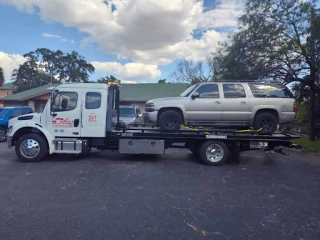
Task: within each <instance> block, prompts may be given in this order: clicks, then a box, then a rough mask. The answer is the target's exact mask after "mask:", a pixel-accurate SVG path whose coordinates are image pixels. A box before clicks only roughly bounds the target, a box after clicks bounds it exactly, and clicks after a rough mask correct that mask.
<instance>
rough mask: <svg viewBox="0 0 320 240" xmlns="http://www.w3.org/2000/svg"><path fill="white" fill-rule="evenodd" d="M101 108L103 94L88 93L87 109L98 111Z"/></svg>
mask: <svg viewBox="0 0 320 240" xmlns="http://www.w3.org/2000/svg"><path fill="white" fill-rule="evenodd" d="M100 106H101V93H99V92H87V93H86V109H98V108H100Z"/></svg>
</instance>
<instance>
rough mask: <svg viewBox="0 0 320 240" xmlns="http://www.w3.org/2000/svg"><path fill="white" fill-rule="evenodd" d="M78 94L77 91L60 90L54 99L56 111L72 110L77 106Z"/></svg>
mask: <svg viewBox="0 0 320 240" xmlns="http://www.w3.org/2000/svg"><path fill="white" fill-rule="evenodd" d="M77 102H78V94H77V93H75V92H58V94H57V95H56V97H55V99H54V108H55V111H56V112H64V111H71V110H74V109H75V108H76V107H77Z"/></svg>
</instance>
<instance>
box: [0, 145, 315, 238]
mask: <svg viewBox="0 0 320 240" xmlns="http://www.w3.org/2000/svg"><path fill="white" fill-rule="evenodd" d="M0 178H1V181H0V239H1V240H2V239H8V240H9V239H10V240H11V239H14V240H16V239H41V240H44V239H58V240H64V239H121V240H122V239H174V240H177V239H268V240H269V239H290V240H291V239H297V240H299V239H305V240H307V239H320V204H319V203H320V190H319V187H320V160H319V158H317V157H313V158H311V157H302V156H299V155H296V154H293V153H292V154H290V155H288V156H284V155H279V154H275V155H274V154H268V155H265V154H264V153H262V152H261V151H253V152H247V153H242V154H241V164H240V165H239V166H233V165H232V164H226V165H224V166H220V167H208V166H205V165H203V164H201V162H199V161H198V160H197V159H196V158H195V157H193V155H192V154H190V153H189V151H187V150H170V151H169V153H168V154H167V155H165V156H159V157H153V156H139V155H137V156H131V155H130V156H127V155H118V154H117V153H113V152H101V153H100V152H99V153H93V154H92V155H91V156H90V157H87V158H76V157H70V156H59V155H56V156H50V157H48V158H47V159H45V160H44V161H41V162H38V163H24V162H21V161H19V160H18V159H17V157H16V155H15V153H14V150H13V149H12V150H9V149H7V147H6V145H5V144H0Z"/></svg>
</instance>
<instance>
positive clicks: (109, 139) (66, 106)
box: [7, 83, 299, 165]
mask: <svg viewBox="0 0 320 240" xmlns="http://www.w3.org/2000/svg"><path fill="white" fill-rule="evenodd" d="M120 91H121V87H120V86H119V85H118V84H109V85H107V84H99V83H78V84H62V85H60V86H58V87H56V88H53V89H52V91H51V96H50V98H49V100H48V102H47V104H46V106H45V108H44V110H43V112H42V113H34V114H28V115H23V116H20V117H17V118H14V119H11V120H10V121H9V127H8V130H7V143H8V147H9V148H11V147H13V146H15V152H16V154H17V156H18V157H19V158H20V159H22V160H24V161H27V162H36V161H40V160H42V159H44V158H45V157H46V156H47V155H48V154H74V155H87V154H89V153H90V151H91V149H92V148H96V149H99V150H113V151H118V152H119V153H120V154H150V155H153V154H154V155H158V154H165V152H166V149H168V148H188V149H190V151H191V152H192V153H194V155H196V156H198V157H199V158H200V159H201V160H202V162H203V163H204V164H206V165H222V164H224V163H225V162H226V160H227V159H228V157H229V156H230V153H232V159H233V161H234V162H235V163H236V164H239V153H240V152H241V151H248V150H257V149H264V150H266V151H274V150H276V151H278V152H281V149H282V147H288V148H299V146H297V145H294V144H292V143H291V140H292V139H295V138H299V137H298V136H295V135H289V134H285V133H262V132H260V131H259V130H252V129H249V130H236V129H193V128H189V127H183V126H182V128H181V129H180V130H161V129H159V128H154V127H146V126H141V127H139V126H138V127H121V124H120V122H119V111H118V109H119V103H120V99H121V98H120ZM114 116H116V118H117V122H116V123H115V124H114V123H113V122H112V119H113V118H114ZM279 149H280V150H279Z"/></svg>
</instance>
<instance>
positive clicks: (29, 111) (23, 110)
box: [22, 108, 32, 115]
mask: <svg viewBox="0 0 320 240" xmlns="http://www.w3.org/2000/svg"><path fill="white" fill-rule="evenodd" d="M29 113H32V111H31V109H29V108H23V109H22V115H25V114H29Z"/></svg>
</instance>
